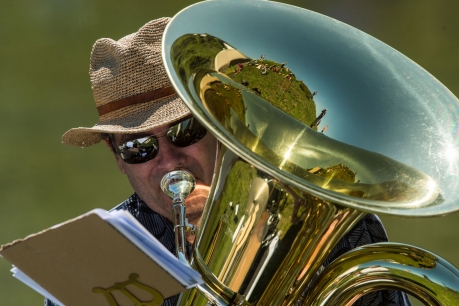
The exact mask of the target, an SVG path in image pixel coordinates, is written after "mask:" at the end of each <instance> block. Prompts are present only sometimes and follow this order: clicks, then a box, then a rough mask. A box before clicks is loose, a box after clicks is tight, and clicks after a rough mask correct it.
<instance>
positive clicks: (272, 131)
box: [163, 0, 459, 306]
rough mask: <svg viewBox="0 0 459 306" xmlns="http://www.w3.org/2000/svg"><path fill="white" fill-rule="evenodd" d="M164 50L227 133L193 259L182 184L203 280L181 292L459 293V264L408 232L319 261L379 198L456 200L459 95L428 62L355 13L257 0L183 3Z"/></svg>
mask: <svg viewBox="0 0 459 306" xmlns="http://www.w3.org/2000/svg"><path fill="white" fill-rule="evenodd" d="M163 55H164V62H165V66H166V70H167V72H168V75H169V77H170V79H171V81H172V84H173V86H174V88H175V89H176V91H177V93H178V94H179V95H180V97H181V98H182V99H183V101H185V103H186V104H187V106H188V107H189V108H190V110H191V112H192V113H193V115H194V116H195V117H196V118H197V119H198V120H199V121H200V122H201V123H202V124H203V125H204V126H205V127H206V128H207V130H208V131H209V132H210V133H212V134H213V135H214V136H215V137H216V138H217V139H218V140H219V148H218V157H217V162H216V165H215V173H214V179H213V183H212V186H211V190H210V195H209V199H208V202H207V204H206V207H205V211H204V214H203V217H202V220H201V224H200V226H199V229H198V232H197V235H196V239H195V243H194V252H193V256H191V257H189V258H188V259H187V256H186V254H185V253H186V251H185V241H184V239H185V238H184V237H185V234H184V232H185V231H186V229H188V228H192V226H191V225H188V224H187V223H186V221H185V212H184V210H183V209H184V207H183V198H184V197H183V196H174V195H171V196H172V197H174V198H175V199H176V202H177V206H176V207H180V205H181V209H178V208H177V209H175V208H174V212H175V216H174V219H175V220H177V221H176V222H177V229H178V230H177V232H178V234H177V235H178V237H179V238H178V240H177V241H178V246H179V249H178V255H179V257H180V258H181V259H182V261H184V262H188V263H189V264H190V265H192V266H193V267H194V268H195V269H196V270H198V271H199V272H200V273H201V275H202V277H203V279H204V281H205V283H204V285H202V286H200V287H199V288H198V291H196V290H190V291H188V292H186V293H185V294H184V295H182V297H181V301H180V305H206V304H207V303H211V304H216V305H263V306H265V305H350V304H352V303H353V302H354V301H355V300H356V299H357V298H359V297H360V296H362V295H363V294H366V293H368V292H371V291H375V290H382V289H395V290H402V291H405V292H407V293H409V294H411V295H413V296H415V297H416V298H418V299H420V300H421V301H423V302H424V303H426V304H427V305H452V304H454V301H457V300H459V272H458V270H457V269H456V268H455V267H454V266H452V265H451V264H449V263H447V262H446V261H444V260H443V259H441V258H440V257H438V256H437V255H434V254H432V253H430V252H428V251H425V250H422V249H419V248H417V247H413V246H408V245H403V244H396V243H379V244H374V245H369V246H365V247H361V248H357V249H355V250H353V251H351V252H349V253H347V254H344V255H342V256H341V257H339V258H338V259H337V260H335V261H334V262H333V263H331V265H329V266H328V267H327V268H325V270H324V271H322V272H321V273H320V274H319V273H318V271H321V270H323V263H324V261H325V259H326V258H327V256H328V255H329V254H330V252H331V251H332V249H333V247H334V246H335V244H336V243H337V242H338V241H339V240H340V239H341V238H342V237H343V235H345V234H346V233H347V232H348V231H349V230H350V229H351V228H352V227H353V226H354V225H355V224H356V223H357V222H358V221H359V220H361V219H362V218H363V217H364V216H365V215H366V214H368V213H378V214H389V215H397V216H409V217H426V216H435V215H444V214H447V213H451V212H453V211H456V210H458V209H459V204H458V199H459V177H458V168H459V145H458V139H457V137H458V135H457V130H456V129H455V128H456V126H457V123H458V122H459V116H458V109H459V108H458V107H459V101H458V99H457V98H456V97H455V96H454V95H453V94H452V93H451V92H450V91H449V90H448V89H447V88H446V87H445V86H443V85H442V84H441V83H440V82H439V81H438V80H436V79H435V78H434V77H433V76H432V75H430V74H429V73H428V72H427V71H425V70H424V69H422V68H421V67H420V66H418V65H417V64H415V63H414V62H413V61H411V60H410V59H408V58H407V57H405V56H404V55H402V54H401V53H399V52H397V51H396V50H394V49H392V48H391V47H389V46H387V45H386V44H384V43H382V42H381V41H379V40H377V39H375V38H373V37H371V36H369V35H367V34H365V33H363V32H361V31H359V30H357V29H355V28H353V27H351V26H349V25H346V24H344V23H341V22H339V21H337V20H334V19H332V18H329V17H326V16H324V15H320V14H317V13H314V12H311V11H308V10H304V9H301V8H298V7H294V6H290V5H285V4H281V3H276V2H268V1H260V0H252V1H224V0H221V1H206V2H201V3H198V4H195V5H192V6H190V7H188V8H186V9H184V10H183V11H181V12H180V13H178V14H177V15H176V16H175V17H174V18H173V19H172V20H171V22H170V23H169V25H168V27H167V29H166V32H165V35H164V40H163ZM326 126H328V127H329V128H328V129H326ZM179 176H180V177H181V176H183V174H180V175H179ZM185 177H188V176H187V175H185ZM169 179H170V177H169ZM186 180H188V179H186ZM172 181H174V183H177V181H178V179H176V178H172ZM187 182H188V181H187ZM186 184H188V183H186ZM187 186H188V185H187ZM186 189H187V190H189V189H192V187H189V186H188V187H187V188H186ZM177 199H178V200H177Z"/></svg>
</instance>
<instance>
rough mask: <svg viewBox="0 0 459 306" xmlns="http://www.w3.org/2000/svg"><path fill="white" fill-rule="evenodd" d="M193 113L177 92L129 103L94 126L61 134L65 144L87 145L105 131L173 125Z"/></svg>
mask: <svg viewBox="0 0 459 306" xmlns="http://www.w3.org/2000/svg"><path fill="white" fill-rule="evenodd" d="M188 115H190V111H189V109H188V108H187V107H186V105H185V103H183V101H182V100H181V99H180V98H179V97H178V96H177V95H176V94H175V95H171V96H169V97H165V98H163V99H161V100H156V101H150V102H146V103H142V104H138V105H134V106H128V107H125V108H123V109H120V110H118V111H115V112H112V113H110V114H107V115H104V116H101V117H100V120H99V122H98V123H97V124H96V125H94V126H93V127H90V128H88V127H78V128H73V129H70V130H68V131H67V132H66V133H65V134H64V135H63V136H62V142H63V143H64V144H66V145H73V146H79V147H88V146H92V145H94V144H96V143H99V142H100V141H101V140H102V139H103V138H104V137H103V134H133V133H140V132H145V131H148V130H151V129H154V128H156V127H159V126H163V125H166V124H170V123H172V122H175V121H177V120H179V119H181V118H184V117H186V116H188Z"/></svg>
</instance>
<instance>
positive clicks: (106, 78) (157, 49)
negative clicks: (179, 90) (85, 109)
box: [89, 17, 170, 106]
mask: <svg viewBox="0 0 459 306" xmlns="http://www.w3.org/2000/svg"><path fill="white" fill-rule="evenodd" d="M169 20H170V18H167V17H165V18H160V19H156V20H153V21H150V22H149V23H147V24H145V25H144V26H143V27H142V28H140V29H139V31H138V32H136V33H133V34H130V35H127V36H125V37H123V38H121V39H120V40H118V41H115V40H113V39H109V38H102V39H99V40H97V41H96V43H95V44H94V47H93V49H92V52H91V63H90V69H89V74H90V78H91V84H92V91H93V95H94V100H95V102H96V106H100V105H104V104H107V103H110V102H113V101H118V100H120V99H124V98H127V97H131V96H135V95H138V94H142V93H146V92H149V91H153V90H155V89H159V88H164V87H167V86H170V81H169V79H168V78H167V75H166V72H165V69H164V65H163V63H162V59H161V41H162V35H163V32H164V28H165V27H166V25H167V23H168V22H169Z"/></svg>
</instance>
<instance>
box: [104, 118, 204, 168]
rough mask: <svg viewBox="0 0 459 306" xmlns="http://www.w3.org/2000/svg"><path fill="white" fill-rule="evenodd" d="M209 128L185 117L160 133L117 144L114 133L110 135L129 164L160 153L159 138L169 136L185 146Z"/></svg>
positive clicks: (119, 153)
mask: <svg viewBox="0 0 459 306" xmlns="http://www.w3.org/2000/svg"><path fill="white" fill-rule="evenodd" d="M206 134H207V130H206V129H205V128H204V127H203V126H202V125H201V124H200V123H199V122H198V120H196V119H195V118H194V117H192V118H188V119H185V120H183V121H181V122H179V123H177V124H175V125H173V126H172V127H170V128H168V129H167V130H166V131H164V132H162V133H160V134H158V135H151V136H145V137H141V138H137V139H133V140H129V141H126V142H125V143H123V144H121V145H119V146H117V145H116V143H115V139H114V138H113V135H110V136H109V137H110V142H111V144H112V146H113V149H114V150H115V152H116V153H117V154H118V155H119V156H120V157H121V159H122V160H123V161H124V162H126V163H128V164H141V163H145V162H147V161H149V160H152V159H153V158H155V157H156V155H158V151H159V143H158V139H159V138H162V137H167V139H168V140H169V142H170V143H172V144H173V145H175V146H177V147H179V148H184V147H188V146H191V145H192V144H195V143H196V142H198V141H199V140H201V139H203V138H204V136H206Z"/></svg>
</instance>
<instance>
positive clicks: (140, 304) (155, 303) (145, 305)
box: [92, 273, 164, 306]
mask: <svg viewBox="0 0 459 306" xmlns="http://www.w3.org/2000/svg"><path fill="white" fill-rule="evenodd" d="M138 278H139V275H138V274H136V273H131V274H130V275H129V280H128V281H125V282H123V283H115V284H114V285H113V286H111V287H109V288H106V289H104V288H100V287H94V288H93V289H92V292H94V293H102V294H103V295H105V298H106V299H107V302H108V304H110V306H118V303H117V302H116V299H115V297H114V296H113V295H112V292H113V291H115V290H118V291H120V292H121V293H123V294H124V295H125V296H126V297H128V298H129V299H130V300H131V301H133V302H134V303H135V306H161V304H162V303H163V300H164V299H163V296H162V295H161V294H160V293H159V292H158V291H156V290H155V289H153V288H151V287H148V286H147V285H144V284H142V283H140V282H139V281H137V279H138ZM128 285H134V286H136V287H137V288H139V289H141V290H144V291H147V292H149V293H150V294H151V295H152V296H153V299H152V300H151V301H141V300H140V299H139V298H137V297H136V296H135V295H134V294H132V292H130V291H129V290H128V289H127V288H126V286H128Z"/></svg>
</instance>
